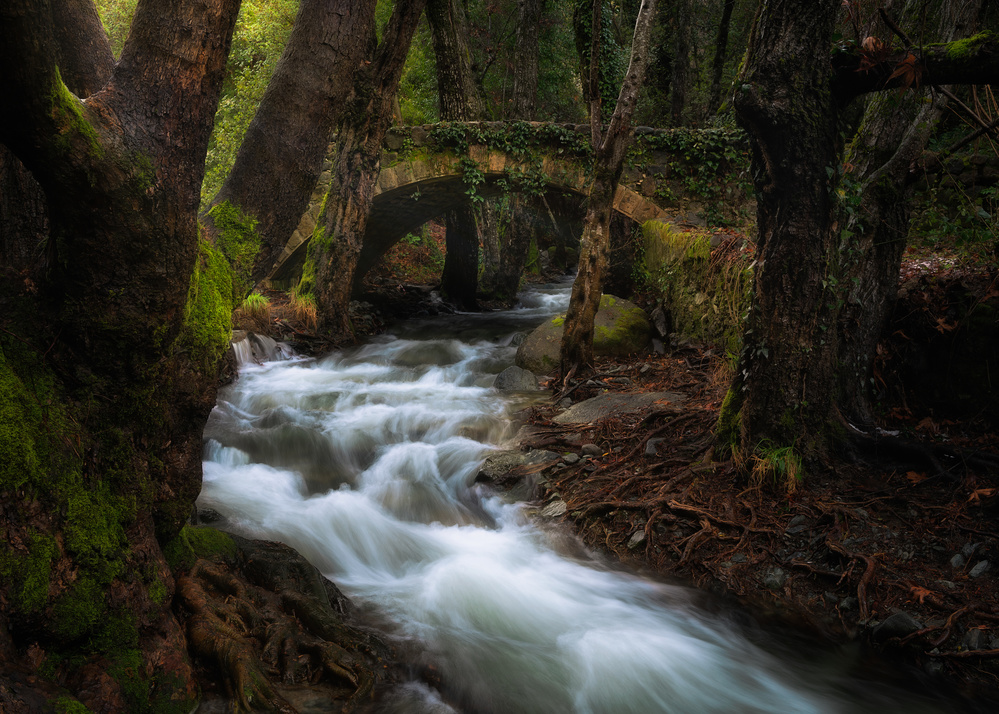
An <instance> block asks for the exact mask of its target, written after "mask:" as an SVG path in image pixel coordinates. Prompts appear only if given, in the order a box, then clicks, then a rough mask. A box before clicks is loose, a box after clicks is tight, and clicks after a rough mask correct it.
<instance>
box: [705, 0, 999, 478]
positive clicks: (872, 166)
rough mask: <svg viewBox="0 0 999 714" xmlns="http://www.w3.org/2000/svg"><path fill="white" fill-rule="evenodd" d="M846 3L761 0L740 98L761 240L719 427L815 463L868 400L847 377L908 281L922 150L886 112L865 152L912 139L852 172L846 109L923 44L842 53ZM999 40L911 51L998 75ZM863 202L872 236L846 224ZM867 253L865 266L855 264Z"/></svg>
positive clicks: (922, 60) (865, 138) (754, 444)
mask: <svg viewBox="0 0 999 714" xmlns="http://www.w3.org/2000/svg"><path fill="white" fill-rule="evenodd" d="M840 5H841V4H840V3H839V2H838V0H825V1H824V2H822V3H815V2H811V1H810V0H779V1H777V2H771V3H767V4H765V5H764V6H762V7H761V9H760V12H759V14H758V15H757V20H756V23H755V26H754V28H753V32H752V39H751V42H750V47H749V52H748V55H747V57H748V58H747V62H746V65H745V68H744V70H743V73H742V75H741V77H740V78H739V80H738V87H739V89H738V91H737V92H736V96H735V108H736V114H737V117H738V119H739V122H740V124H741V125H742V126H743V128H744V129H745V130H746V132H747V134H748V135H749V137H750V141H751V144H752V159H753V172H754V182H755V186H756V192H757V205H758V212H757V225H758V230H759V237H758V239H757V269H756V273H755V283H754V296H753V304H752V307H751V309H750V314H749V319H748V321H747V326H746V332H745V340H744V349H743V353H742V355H741V357H740V363H739V368H738V376H737V377H736V379H735V382H734V384H733V387H732V390H731V392H730V393H729V396H728V397H727V398H726V401H725V405H724V406H723V409H722V412H723V413H722V414H721V416H720V420H719V425H720V429H719V431H720V436H721V437H722V438H723V439H725V440H732V441H734V442H735V443H736V444H737V445H738V447H739V449H740V452H741V454H742V455H743V456H744V457H748V456H749V455H751V454H753V453H754V452H757V453H758V452H764V455H765V452H767V451H768V450H770V449H771V448H783V447H789V446H790V447H793V448H794V449H795V450H796V451H797V452H798V453H799V454H800V455H801V456H803V457H804V458H805V461H806V464H809V463H810V464H813V465H818V464H821V463H824V462H825V461H826V459H827V458H828V456H829V455H830V453H831V449H832V447H833V445H834V444H835V443H836V442H837V441H838V440H839V439H840V438H841V437H843V436H845V435H846V434H848V433H849V425H848V424H847V423H846V420H845V418H844V413H843V408H844V405H847V406H850V405H852V407H851V408H852V409H859V410H860V412H863V411H864V409H865V406H864V405H863V404H862V403H861V402H862V401H863V399H865V398H864V397H862V396H859V394H860V392H859V391H857V389H858V388H859V390H861V391H863V387H862V386H860V387H858V385H855V384H851V386H850V387H849V388H844V387H843V384H844V383H843V382H842V381H841V380H844V379H847V380H851V381H852V380H853V378H854V377H855V375H852V374H848V375H845V374H844V371H843V369H842V365H841V361H842V360H844V359H846V360H848V361H849V362H850V363H851V368H853V369H855V368H857V367H858V364H859V362H866V361H867V360H868V359H870V357H871V350H872V346H873V345H874V344H875V343H876V340H877V337H876V336H875V334H874V333H875V332H876V331H877V330H878V329H879V326H880V324H881V323H882V320H883V314H884V310H885V309H886V308H885V306H886V305H887V304H888V302H889V301H890V299H891V296H892V295H893V291H894V287H893V285H894V282H895V281H896V280H897V268H898V257H899V255H900V249H901V244H900V240H899V235H900V233H902V232H903V231H904V230H905V223H906V221H907V218H906V211H905V208H904V205H901V204H903V203H904V198H905V196H904V191H902V190H899V189H898V188H897V187H896V186H894V185H893V184H894V183H895V182H896V181H897V180H899V178H900V177H901V176H902V175H903V174H904V173H905V172H906V171H907V170H908V161H909V160H910V159H911V158H912V156H914V155H915V153H917V152H918V148H917V147H918V145H919V141H918V140H917V139H918V137H915V136H912V137H910V136H907V135H906V132H907V131H908V129H906V127H905V126H904V124H905V123H906V122H905V121H903V122H902V123H900V124H898V126H893V124H894V122H882V123H881V124H880V125H879V124H878V123H877V122H873V123H872V124H871V125H870V126H869V127H868V128H867V129H865V130H864V131H863V132H862V133H861V136H860V141H861V142H862V143H863V142H870V143H869V145H864V146H862V144H857V151H858V152H860V153H861V154H863V153H864V152H870V151H873V149H874V147H877V148H878V151H883V150H885V149H888V147H887V146H883V145H881V142H882V141H895V142H901V143H900V144H899V146H898V147H896V148H897V151H895V152H894V153H892V152H891V150H889V154H890V155H889V156H887V157H885V156H883V155H882V156H880V158H876V157H873V156H872V155H870V154H869V153H868V154H867V158H866V159H864V158H863V157H862V156H860V155H859V154H858V160H859V161H861V162H862V166H861V169H860V174H859V176H861V177H862V178H861V183H860V185H859V186H853V185H851V183H850V182H849V181H846V182H843V181H841V180H840V176H841V171H840V165H841V152H840V148H839V141H838V139H837V136H838V129H839V127H838V126H837V117H838V116H839V114H840V112H841V109H842V108H843V107H844V106H845V105H846V104H848V103H849V102H850V101H851V100H852V99H854V98H855V97H857V96H859V95H861V94H863V93H866V92H870V91H879V90H882V89H890V88H896V87H899V86H901V85H903V83H904V81H905V78H904V76H899V75H896V76H892V74H893V71H894V70H895V68H897V67H898V66H899V64H898V63H899V61H900V60H901V59H902V58H903V57H905V56H906V55H907V54H908V53H909V52H910V50H909V49H905V50H901V51H897V52H894V53H892V54H891V56H890V57H888V58H887V59H884V60H883V61H882V62H880V64H875V66H873V67H869V68H868V69H867V70H866V71H864V72H858V71H857V69H858V68H859V67H860V66H861V59H862V57H861V55H860V53H859V52H858V51H855V52H840V53H837V54H835V55H833V54H831V51H832V42H831V37H832V32H833V28H834V25H835V21H836V14H837V12H839V9H840ZM996 46H997V45H996V40H995V37H994V36H993V35H989V34H983V35H979V36H976V37H975V38H972V39H971V40H968V41H965V42H963V43H961V42H955V43H951V44H949V45H937V46H933V45H927V46H925V48H924V50H923V51H922V52H919V51H918V50H915V49H912V50H911V52H913V55H914V56H916V55H918V57H917V65H918V66H917V69H919V71H920V74H921V76H923V77H926V76H933V77H936V78H940V79H941V80H944V79H946V80H949V81H961V80H962V79H963V80H965V81H971V82H975V81H980V80H981V79H982V78H984V77H988V76H993V77H995V76H999V74H996V73H995V70H996V65H995V50H996ZM968 55H974V56H976V57H977V58H978V62H977V63H975V62H973V61H969V59H968ZM983 67H991V68H992V72H993V74H992V75H989V74H988V72H987V71H984V70H983ZM914 130H916V131H917V133H918V132H921V131H923V128H922V127H919V126H916V127H914ZM868 162H869V163H868ZM840 194H842V196H841V195H840ZM858 207H859V208H862V209H863V211H866V212H867V218H866V219H864V218H861V220H862V221H863V220H866V221H870V222H871V223H870V225H868V226H867V228H868V229H869V230H870V231H872V232H871V233H870V234H866V233H863V231H859V230H858V231H853V230H852V229H851V226H850V224H849V222H848V221H847V216H848V215H849V214H850V213H852V212H856V209H857V208H858ZM861 215H863V212H861ZM875 223H877V225H875ZM854 228H856V226H854ZM844 231H847V232H846V233H844ZM849 233H853V234H854V235H852V236H851V235H849ZM879 243H880V244H879ZM850 250H853V251H855V252H854V253H853V254H851V253H850V252H849V251H850ZM856 251H859V253H858V252H856ZM858 256H861V257H862V259H863V261H866V264H865V265H855V264H852V263H851V261H853V260H854V259H855V258H857V257H858ZM854 278H856V280H854ZM851 300H852V301H854V304H849V305H848V302H849V301H851ZM862 300H868V301H871V302H872V304H871V305H870V309H871V310H872V312H871V314H870V315H868V316H865V317H863V318H859V317H858V310H861V309H862V308H860V305H859V302H857V301H862ZM844 306H847V307H846V309H844ZM860 333H863V334H860ZM847 340H851V341H853V343H852V344H851V343H849V342H847ZM861 354H862V355H864V356H863V357H861V356H860V355H861ZM865 368H866V367H864V366H863V365H861V366H860V369H865ZM851 392H852V394H851ZM858 399H859V400H860V401H858ZM858 405H859V406H858Z"/></svg>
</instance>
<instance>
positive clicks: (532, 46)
mask: <svg viewBox="0 0 999 714" xmlns="http://www.w3.org/2000/svg"><path fill="white" fill-rule="evenodd" d="M542 1H543V0H518V2H517V36H516V39H515V41H514V65H513V97H512V99H511V102H510V111H509V116H510V117H511V118H512V119H527V120H529V119H531V118H533V116H534V107H535V105H536V104H537V100H538V31H539V29H540V27H541V4H542Z"/></svg>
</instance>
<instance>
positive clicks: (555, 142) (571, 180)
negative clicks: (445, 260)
mask: <svg viewBox="0 0 999 714" xmlns="http://www.w3.org/2000/svg"><path fill="white" fill-rule="evenodd" d="M635 134H636V141H635V143H634V146H633V148H632V151H631V154H630V155H629V161H628V163H627V164H626V166H627V168H626V171H625V174H624V176H623V177H622V181H621V183H620V185H619V186H618V189H617V192H616V194H615V196H614V209H615V210H616V211H617V212H618V213H620V214H622V215H623V216H625V217H627V218H630V219H631V220H633V221H635V222H637V223H643V222H645V221H647V220H651V219H657V220H665V221H671V222H674V223H687V224H703V215H700V214H698V212H697V206H698V204H697V202H696V201H694V202H691V201H689V200H685V199H684V198H683V197H678V195H677V190H676V186H677V184H678V181H680V183H682V179H683V176H682V175H675V174H677V173H678V170H677V167H678V166H679V164H678V163H677V161H676V157H675V154H676V149H675V148H674V147H671V144H675V143H676V142H675V141H671V139H675V138H676V130H665V129H652V128H649V127H638V128H637V129H636V131H635ZM729 140H730V141H732V142H734V143H736V144H739V143H741V142H742V140H741V138H739V137H738V136H737V135H733V136H732V137H730V138H729V139H726V141H729ZM381 166H382V168H381V172H380V174H379V176H378V183H377V186H376V188H375V197H374V201H373V204H372V207H371V213H370V214H369V216H368V223H367V229H366V231H365V237H364V243H363V248H362V250H361V254H360V256H359V259H358V266H357V271H356V273H355V280H357V281H359V280H360V279H361V277H363V275H364V274H365V273H366V272H367V271H368V270H369V269H370V268H371V267H372V266H374V265H375V264H376V262H377V261H378V260H379V258H381V256H382V255H383V254H384V253H385V252H386V251H387V250H388V249H389V248H391V247H392V246H393V245H395V243H397V242H398V241H399V240H400V239H402V238H403V237H404V236H405V235H406V234H407V233H412V232H414V231H416V230H417V229H418V228H419V227H420V226H422V225H423V224H424V223H426V222H427V221H429V220H430V219H432V218H435V217H437V216H440V215H442V214H443V213H445V212H447V210H449V209H450V208H452V207H454V206H455V205H459V204H461V203H463V202H467V201H468V200H469V198H470V197H469V194H470V193H471V194H473V195H474V196H481V197H482V198H489V197H492V196H497V195H499V194H501V193H502V192H503V191H528V192H531V193H534V194H538V195H549V196H550V195H551V194H553V193H555V194H563V195H564V194H575V195H577V196H580V197H585V196H586V195H587V192H588V190H589V184H590V180H589V179H590V176H589V172H590V170H591V166H592V152H591V150H590V146H589V126H588V125H572V124H548V123H536V122H470V123H442V124H432V125H424V126H413V127H394V128H393V129H391V130H390V131H389V133H388V134H387V135H386V138H385V142H384V145H383V154H382V162H381ZM680 173H682V171H681V172H680ZM329 180H330V174H329V171H328V170H326V171H325V172H324V173H323V175H322V177H321V178H320V181H319V183H318V185H317V187H316V190H315V192H314V193H313V197H312V201H311V202H310V204H309V209H308V211H307V212H306V213H305V215H304V216H303V217H302V220H301V222H300V223H299V225H298V228H297V229H296V230H295V232H294V233H293V235H292V237H291V239H290V240H289V241H288V243H287V245H286V246H285V248H284V250H283V252H282V253H281V255H280V256H279V257H278V260H277V261H276V264H275V266H274V268H273V270H272V271H271V273H270V275H269V276H268V277H269V280H270V282H271V284H273V285H275V286H287V285H289V284H290V283H291V282H292V281H294V280H295V279H297V277H298V275H300V273H301V269H302V265H303V263H304V262H305V256H306V250H307V246H308V242H309V239H310V238H311V237H312V234H313V232H314V230H315V229H316V224H317V221H318V219H319V212H320V207H321V204H322V199H323V197H324V196H325V193H326V191H327V189H328V186H329ZM558 203H564V202H553V205H557V204H558ZM692 209H693V210H692Z"/></svg>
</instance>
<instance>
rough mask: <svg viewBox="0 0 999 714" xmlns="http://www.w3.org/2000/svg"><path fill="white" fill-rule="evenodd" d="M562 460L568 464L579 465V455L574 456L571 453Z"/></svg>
mask: <svg viewBox="0 0 999 714" xmlns="http://www.w3.org/2000/svg"><path fill="white" fill-rule="evenodd" d="M562 460H563V461H564V462H566V463H567V464H578V463H579V454H574V453H572V452H571V451H570V452H569V453H568V454H566V455H565V456H563V457H562Z"/></svg>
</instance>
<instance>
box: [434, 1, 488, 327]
mask: <svg viewBox="0 0 999 714" xmlns="http://www.w3.org/2000/svg"><path fill="white" fill-rule="evenodd" d="M427 19H428V20H429V21H430V29H431V31H432V33H433V38H434V63H435V65H436V67H437V97H438V101H439V107H440V118H441V120H442V121H473V120H476V119H480V118H481V117H482V115H483V114H484V112H485V102H484V101H483V99H482V97H481V95H480V94H479V89H478V87H477V86H476V83H475V77H474V76H473V75H472V60H471V51H470V49H469V46H468V38H469V34H470V33H469V27H468V18H467V17H466V15H465V10H464V8H463V6H462V4H461V3H460V2H459V1H458V0H428V2H427ZM475 221H476V215H475V208H474V207H473V205H472V204H471V203H470V202H469V203H467V204H465V205H462V206H456V207H455V208H453V209H452V210H450V211H448V212H447V214H446V215H445V217H444V224H445V226H446V230H447V232H446V233H445V237H444V242H445V256H444V270H443V272H442V273H441V293H442V294H443V295H444V297H445V298H447V299H448V300H450V301H451V302H453V303H455V304H456V305H457V306H458V307H459V308H461V309H462V310H475V309H477V305H476V302H475V294H476V291H477V288H478V275H479V234H478V231H477V230H476V227H475Z"/></svg>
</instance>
